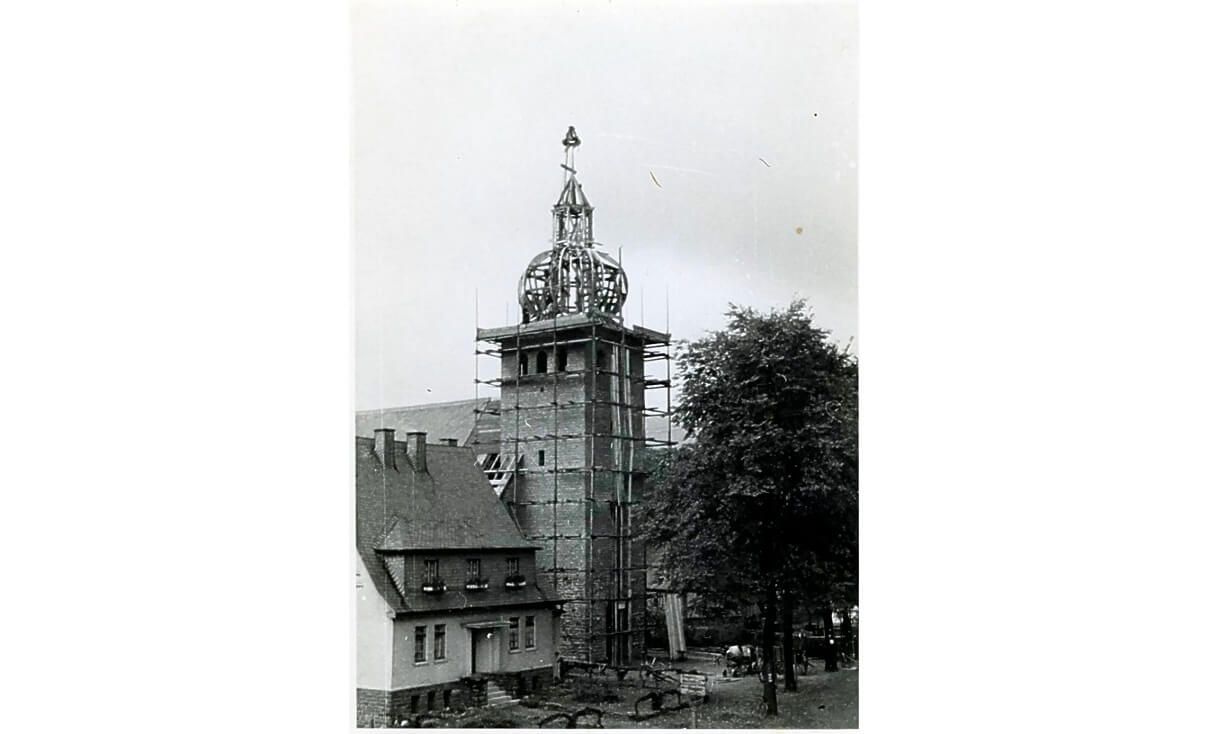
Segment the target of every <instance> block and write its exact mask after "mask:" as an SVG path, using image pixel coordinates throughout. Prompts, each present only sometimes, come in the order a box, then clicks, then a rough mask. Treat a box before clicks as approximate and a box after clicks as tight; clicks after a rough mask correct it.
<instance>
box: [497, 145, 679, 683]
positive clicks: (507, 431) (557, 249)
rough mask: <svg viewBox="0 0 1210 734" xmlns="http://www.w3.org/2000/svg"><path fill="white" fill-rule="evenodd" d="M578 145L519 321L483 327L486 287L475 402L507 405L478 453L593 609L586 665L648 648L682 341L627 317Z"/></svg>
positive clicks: (573, 592)
mask: <svg viewBox="0 0 1210 734" xmlns="http://www.w3.org/2000/svg"><path fill="white" fill-rule="evenodd" d="M579 145H580V139H579V136H577V135H576V132H575V129H574V128H569V129H568V131H567V135H566V136H565V137H564V139H563V147H564V162H563V165H562V166H561V167H562V169H563V171H564V173H563V188H562V191H561V193H560V195H559V199H558V201H557V202H556V203H555V205H554V207H553V209H552V210H551V214H552V217H553V219H552V230H551V231H552V247H551V249H550V250H547V251H545V252H542V253H540V254H539V255H538V256H536V257H534V258H533V259H532V260H531V261H530V263H529V265H528V267H527V268H526V271H525V273H524V275H523V276H522V278H521V280H520V282H519V284H518V293H517V297H518V303H519V304H520V307H521V310H520V313H519V314H518V319H517V323H516V324H514V325H511V326H503V327H499V328H490V329H480V328H479V313H478V296H477V295H476V304H475V340H476V344H475V397H476V400H477V402H476V405H477V406H478V405H479V403H478V399H479V390H480V386H484V387H486V388H490V389H496V390H499V399H498V400H497V401H496V406H495V407H494V408H492V407H490V403H489V404H488V406H485V407H482V408H480V407H477V408H476V411H477V413H478V415H477V418H482V417H483V416H486V415H491V416H493V417H494V418H495V419H497V420H498V421H499V425H500V436H499V440H498V441H496V442H491V443H494V451H491V450H481V451H480V452H478V453H479V455H480V457H481V462H480V464H481V466H482V467H483V468H484V471H486V472H488V477H489V479H490V480H491V481H492V485H493V487H494V488H495V489H496V491H497V492H498V493H499V495H500V497H501V498H502V499H503V500H504V501H505V502H506V503H507V504H508V507H509V511H510V513H512V515H513V518H514V519H515V520H517V522H518V525H519V526H520V527H521V529H522V531H523V532H525V534H526V536H527V537H528V538H529V539H531V540H533V541H535V542H537V543H539V544H541V545H542V546H543V549H544V551H545V552H546V553H548V556H546V558H548V562H546V563H545V564H543V565H542V567H540V568H539V574H540V576H541V577H543V578H545V579H548V580H549V581H550V591H552V592H553V594H554V596H555V597H557V598H558V599H559V600H560V601H562V602H563V603H564V604H565V605H568V604H571V605H583V609H582V611H583V615H582V616H580V617H574V615H573V617H574V619H576V620H577V624H582V627H583V630H582V634H583V637H584V638H585V639H574V640H569V641H570V642H572V643H573V647H579V648H580V650H582V652H583V654H584V660H583V662H588V663H593V662H596V661H594V660H593V658H594V656H595V655H596V653H595V651H596V649H597V643H598V642H601V643H602V647H603V648H604V650H605V655H606V657H607V658H608V659H607V660H606V661H605V662H608V663H611V664H618V663H629V662H630V658H631V655H632V653H633V652H634V651H635V650H636V648H638V649H640V650H641V652H640V654H641V656H642V657H646V652H647V650H646V631H647V628H648V626H649V625H648V620H647V590H646V580H647V579H646V577H647V571H648V567H647V552H646V547H645V545H644V544H643V543H642V542H641V540H639V539H638V538H637V533H636V531H635V527H634V522H633V512H634V508H635V507H637V506H639V505H641V504H642V494H643V492H642V483H643V478H644V476H645V474H646V471H645V467H644V465H643V461H642V459H643V452H644V451H645V450H646V449H648V448H657V447H665V448H666V447H671V446H672V445H673V442H672V426H671V421H670V420H668V419H669V418H670V415H671V406H672V369H671V359H672V354H671V339H670V337H669V334H668V333H667V329H665V331H664V332H659V331H655V330H652V329H647V328H644V327H642V326H629V327H628V326H625V325H624V324H623V320H622V306H623V304H624V303H625V300H626V295H627V289H628V283H627V279H626V273H625V271H624V270H623V269H622V266H621V255H620V252H619V256H618V259H617V260H614V259H613V258H611V257H610V256H609V255H607V254H605V253H604V252H603V251H602V250H600V249H598V248H597V245H598V244H599V243H597V242H595V241H594V239H593V226H592V225H593V223H592V214H593V207H592V206H591V204H589V202H588V199H587V197H586V196H585V195H584V191H583V189H582V188H581V186H580V183H579V181H578V180H577V179H576V170H575V168H574V161H575V159H574V151H575V148H576V147H578V146H579ZM665 310H666V309H665ZM506 320H507V315H506ZM530 355H533V357H534V360H535V364H534V365H533V366H534V367H535V369H534V370H532V371H531V370H530V369H529V367H530V366H531V365H530V363H529V357H530ZM572 356H574V357H575V359H574V360H571V357H572ZM483 357H487V358H490V359H497V360H499V366H498V369H497V370H496V372H495V376H492V377H488V378H486V379H483V378H481V377H480V375H479V360H480V359H481V358H483ZM571 361H574V362H576V364H571V363H570V362H571ZM661 361H662V362H663V365H664V369H663V370H662V371H663V375H662V376H661V375H660V374H658V373H659V372H660V370H659V369H658V367H659V362H661ZM652 364H655V366H656V369H655V372H656V374H650V375H649V374H647V372H648V369H647V368H648V366H649V365H652ZM547 388H549V390H550V391H549V393H548V392H547ZM652 393H655V394H660V393H662V395H663V401H662V402H663V405H662V407H661V406H658V405H657V407H648V402H649V400H648V397H647V396H648V394H652ZM656 402H657V403H658V402H659V401H658V400H657V401H656ZM652 418H663V419H664V420H666V421H668V426H667V437H666V439H661V438H654V437H651V436H649V435H648V432H647V428H646V422H647V420H649V419H652ZM535 424H538V425H537V426H535ZM476 426H477V429H476V439H475V442H481V441H480V437H479V435H480V432H479V431H478V421H476ZM523 426H524V428H523ZM481 443H483V444H487V443H489V442H485V441H482V442H481ZM548 447H549V448H550V449H551V450H550V451H549V454H550V456H549V457H547V455H546V454H547V453H548V452H547V448H548ZM567 449H570V451H568V450H567ZM547 510H548V512H546V511H547ZM636 546H637V547H636ZM539 557H540V558H542V557H543V556H542V555H541V554H539ZM581 580H582V581H583V584H582V587H581V584H580V583H579V582H580V581H581ZM580 588H582V589H583V591H582V592H580V591H578V589H580ZM636 603H637V604H639V605H640V607H641V608H640V609H639V610H636V609H635V608H634V604H636ZM600 605H604V609H605V613H604V614H601V615H598V612H599V609H600ZM639 612H641V613H639ZM598 616H600V622H598ZM640 618H641V620H642V622H641V623H640V624H637V625H636V624H635V620H636V619H640ZM564 629H565V631H566V630H567V626H565V627H564ZM636 633H637V634H638V635H639V639H638V644H637V645H636V644H635V640H634V638H633V637H632V635H634V634H636ZM579 634H581V630H578V629H577V630H576V631H575V632H574V633H573V636H574V635H579ZM619 640H620V642H618V641H619ZM569 657H571V658H572V659H574V658H575V655H574V653H573V655H572V656H569Z"/></svg>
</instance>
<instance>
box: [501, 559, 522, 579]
mask: <svg viewBox="0 0 1210 734" xmlns="http://www.w3.org/2000/svg"><path fill="white" fill-rule="evenodd" d="M504 566H505V568H507V569H508V575H509V576H517V575H519V574H520V573H521V559H520V558H507V559H505V561H504Z"/></svg>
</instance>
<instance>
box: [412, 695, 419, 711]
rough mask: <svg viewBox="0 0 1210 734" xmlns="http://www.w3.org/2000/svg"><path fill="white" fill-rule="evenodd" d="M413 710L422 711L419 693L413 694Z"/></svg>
mask: <svg viewBox="0 0 1210 734" xmlns="http://www.w3.org/2000/svg"><path fill="white" fill-rule="evenodd" d="M411 712H412V713H413V714H417V713H420V696H419V694H417V695H415V696H412V702H411Z"/></svg>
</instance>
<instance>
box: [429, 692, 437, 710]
mask: <svg viewBox="0 0 1210 734" xmlns="http://www.w3.org/2000/svg"><path fill="white" fill-rule="evenodd" d="M428 698H429V700H428V704H429V711H432V710H433V709H435V708H437V692H436V691H429V696H428Z"/></svg>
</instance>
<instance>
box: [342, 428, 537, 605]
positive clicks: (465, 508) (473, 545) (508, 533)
mask: <svg viewBox="0 0 1210 734" xmlns="http://www.w3.org/2000/svg"><path fill="white" fill-rule="evenodd" d="M406 446H407V444H406V443H404V442H399V441H397V442H395V467H393V468H392V467H384V466H383V464H382V461H381V459H379V457H378V456H377V455H376V454H375V453H374V439H372V438H365V437H358V438H357V439H356V464H357V484H356V491H357V504H356V512H357V538H356V544H357V551H358V553H359V554H360V555H361V559H362V561H363V562H364V563H365V566H366V569H367V571H368V573H369V575H370V578H371V580H372V581H373V582H374V585H375V587H376V588H377V589H378V591H379V593H380V594H381V595H382V597H383V598H384V599H385V600H386V601H387V603H388V604H389V605H390V606H391V608H392V609H394V610H396V611H407V610H409V609H410V608H411V607H412V606H414V604H410V603H408V601H407V600H405V599H404V598H403V596H401V595H400V593H399V589H398V587H397V585H396V583H395V582H393V581H392V578H391V574H392V572H394V573H395V574H397V575H398V574H399V573H401V571H402V568H401V567H399V568H394V567H392V566H391V564H392V563H397V561H392V560H390V557H391V555H392V554H397V553H400V552H404V551H425V550H491V549H507V548H516V549H533V548H537V547H538V546H535V545H534V544H532V543H531V542H529V541H528V540H526V539H525V536H523V535H522V534H521V531H520V530H519V529H518V528H517V525H516V523H515V522H513V519H512V517H511V516H510V515H509V513H508V510H507V509H506V508H505V506H504V503H503V502H501V501H500V499H499V498H498V497H497V496H496V493H495V492H494V491H493V490H492V487H491V483H490V482H488V479H487V477H486V475H484V473H483V472H482V471H481V470H480V469H479V467H477V466H476V465H475V449H473V448H470V447H459V446H442V445H433V444H427V445H426V447H425V454H426V457H427V464H428V471H426V472H417V471H415V470H414V467H413V464H412V461H411V458H412V457H410V456H408V455H407V453H406ZM538 598H539V600H540V599H541V598H542V597H541V594H540V592H539V597H538ZM419 603H421V605H422V606H423V605H424V604H425V603H427V602H419Z"/></svg>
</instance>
